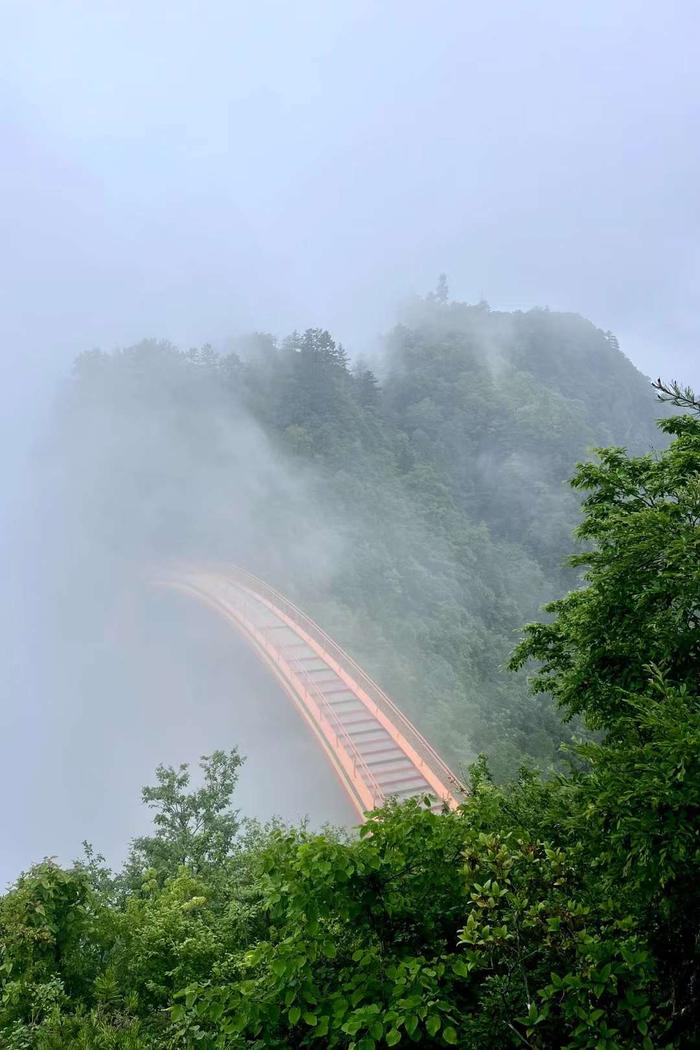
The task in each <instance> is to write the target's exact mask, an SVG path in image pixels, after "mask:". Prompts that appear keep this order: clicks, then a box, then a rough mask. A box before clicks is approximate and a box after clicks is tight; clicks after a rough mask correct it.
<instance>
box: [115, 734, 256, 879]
mask: <svg viewBox="0 0 700 1050" xmlns="http://www.w3.org/2000/svg"><path fill="white" fill-rule="evenodd" d="M242 761H243V760H242V758H241V757H240V755H239V754H238V751H237V750H236V749H235V748H234V749H233V750H231V751H229V752H226V751H214V752H213V754H211V755H204V756H203V757H202V760H201V762H200V763H199V765H200V769H201V770H202V774H203V776H202V779H203V784H202V786H201V787H200V788H198V789H197V790H196V791H189V792H188V791H187V788H188V786H189V783H190V772H189V767H188V766H187V764H182V765H181V766H179V768H178V769H173V767H172V766H158V768H157V770H156V780H157V781H158V783H157V785H156V786H154V787H145V788H144V789H143V792H142V798H143V801H144V802H145V803H146V805H147V806H149V807H150V808H151V809H155V810H156V815H155V817H154V818H153V823H154V825H155V833H154V834H153V835H151V836H143V837H140V838H137V839H135V840H134V842H133V844H132V849H131V855H130V857H129V861H128V870H129V871H130V872H131V874H132V877H137V876H138V874H139V873H141V872H144V871H149V870H150V871H153V872H154V873H155V874H156V875H159V876H162V877H164V876H166V875H168V874H171V873H172V872H173V871H176V870H177V868H178V867H181V866H183V865H186V866H187V867H188V868H191V870H192V871H194V872H195V873H197V874H199V873H201V872H203V871H206V870H211V869H216V868H219V867H220V866H221V865H222V864H223V863H224V861H225V860H226V859H227V858H228V857H229V856H230V854H231V850H232V848H233V843H234V839H235V837H236V832H237V831H238V826H239V823H238V814H237V813H235V812H233V811H232V810H231V809H230V803H231V796H232V794H233V791H234V789H235V786H236V783H237V781H238V770H239V768H240V766H241V764H242Z"/></svg>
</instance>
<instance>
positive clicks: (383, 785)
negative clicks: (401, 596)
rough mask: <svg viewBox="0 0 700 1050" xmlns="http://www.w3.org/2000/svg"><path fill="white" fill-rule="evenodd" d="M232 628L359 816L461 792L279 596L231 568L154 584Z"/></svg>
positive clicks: (353, 669)
mask: <svg viewBox="0 0 700 1050" xmlns="http://www.w3.org/2000/svg"><path fill="white" fill-rule="evenodd" d="M158 582H159V583H162V584H165V585H166V586H169V587H174V588H176V589H177V590H179V591H183V592H185V593H186V594H189V595H191V596H192V597H194V598H196V599H198V600H199V601H201V602H203V603H204V604H206V605H208V606H209V607H210V608H212V609H214V610H215V611H216V612H217V613H219V614H220V615H221V616H223V617H224V618H225V619H226V620H228V621H229V623H231V624H232V625H233V626H234V627H235V628H236V630H238V631H239V632H240V633H241V634H242V635H243V636H244V638H245V639H246V640H247V641H248V642H249V644H250V645H252V646H253V648H254V649H255V650H256V652H257V653H258V655H259V656H260V658H261V659H262V660H263V661H264V662H265V663H266V664H267V666H268V667H269V668H270V670H271V671H272V673H273V674H274V675H275V676H276V678H277V679H278V680H279V682H280V684H281V685H282V687H283V689H284V691H285V692H286V693H287V695H288V696H289V698H290V699H291V700H292V702H293V703H294V704H295V706H296V708H297V710H298V711H299V713H300V714H301V716H302V717H303V718H304V719H305V720H306V722H307V723H308V725H309V726H310V728H311V729H312V731H313V732H314V734H315V736H316V738H317V740H318V742H319V744H320V745H321V746H322V748H323V750H324V752H325V754H326V756H327V758H328V759H329V761H330V762H331V764H332V766H333V768H334V769H335V771H336V773H337V775H338V777H339V778H340V781H341V783H342V785H343V787H344V788H345V790H346V792H347V794H348V795H349V797H350V799H351V801H352V802H353V804H354V805H355V807H356V809H357V811H358V813H359V814H360V816H361V817H364V813H365V812H366V811H367V810H371V809H375V808H376V807H377V806H381V805H382V803H383V802H384V801H385V800H386V799H387V798H389V797H390V796H394V797H396V798H399V799H405V798H410V797H412V796H420V797H422V796H425V795H430V796H432V799H433V800H434V801H433V808H434V809H436V810H438V809H440V808H441V806H442V805H443V804H444V803H446V804H447V805H448V806H449V807H450V808H453V807H454V806H456V805H457V796H458V795H459V794H461V793H462V791H463V788H462V786H461V784H460V783H459V781H458V780H457V778H456V777H455V776H454V774H453V773H451V772H450V770H449V769H448V767H447V766H446V765H445V763H444V762H443V761H442V759H441V758H440V757H439V755H438V754H437V752H436V751H435V750H434V749H433V748H432V747H431V745H430V744H429V743H428V741H427V740H426V739H425V738H424V737H423V736H422V735H421V734H420V733H419V732H418V730H417V729H416V728H415V726H413V725H412V723H411V722H410V721H409V720H408V719H407V718H406V716H405V715H403V714H402V713H401V711H400V710H399V709H398V707H397V706H396V704H395V703H394V702H393V701H392V700H390V699H389V697H388V696H387V695H386V693H384V692H383V691H382V689H380V687H379V686H378V685H377V684H376V682H374V681H372V679H371V678H370V677H369V676H368V675H366V674H365V672H364V671H363V670H362V668H361V667H359V665H358V664H357V663H355V661H354V660H353V659H352V657H350V656H348V654H347V653H345V652H343V650H342V649H341V648H340V646H338V645H336V643H335V642H334V641H333V640H332V639H331V638H329V637H328V635H327V634H326V633H325V631H323V630H322V629H321V628H320V627H319V626H318V625H317V624H315V623H314V622H313V620H311V619H310V618H309V617H308V616H306V615H305V613H303V612H302V611H301V610H300V609H298V608H297V607H296V606H295V605H293V604H292V602H290V601H289V600H288V599H287V598H285V597H284V595H283V594H280V593H279V592H278V591H275V590H273V588H272V587H270V586H268V584H266V583H264V582H263V581H262V580H259V579H258V578H257V577H255V576H253V575H251V574H250V573H248V572H245V571H244V570H242V569H237V568H225V569H219V568H217V569H207V570H199V569H192V568H182V569H177V570H174V571H172V572H170V573H169V574H168V575H167V576H164V577H162V578H160V579H159V581H158Z"/></svg>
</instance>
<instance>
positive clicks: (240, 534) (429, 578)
mask: <svg viewBox="0 0 700 1050" xmlns="http://www.w3.org/2000/svg"><path fill="white" fill-rule="evenodd" d="M657 409H658V406H657V407H655V402H654V396H653V391H652V390H651V389H650V386H649V384H648V382H647V381H646V380H645V379H644V378H643V377H642V376H641V375H640V374H639V373H638V372H637V371H636V370H635V369H634V367H633V366H632V365H631V363H630V362H629V361H628V360H627V358H626V357H625V356H624V355H623V354H622V353H621V351H620V349H619V347H618V346H617V343H616V340H615V338H614V337H613V336H612V335H611V334H610V333H604V332H601V331H600V330H598V329H596V328H595V327H594V326H593V325H592V324H591V323H590V322H588V321H586V320H584V319H582V318H581V317H578V316H575V315H569V314H558V313H553V312H550V311H547V310H532V311H530V312H528V313H499V312H496V311H492V310H490V309H489V308H488V306H487V305H486V304H484V303H481V304H478V305H476V306H470V305H466V304H463V303H453V302H450V301H448V298H447V292H446V287H445V284H444V282H443V283H442V284H441V285H439V287H438V291H437V292H436V293H434V294H433V295H431V296H428V297H426V298H423V299H416V300H414V301H412V302H409V303H408V304H407V305H406V306H405V307H404V309H403V312H402V316H401V317H400V323H399V324H398V325H397V326H396V327H395V328H394V330H393V331H392V332H390V333H389V335H388V336H387V338H386V340H385V346H384V348H383V352H382V353H381V354H380V355H378V356H377V358H376V362H375V363H374V367H373V368H370V367H368V366H367V364H366V363H362V362H361V361H354V362H353V363H351V361H350V359H349V357H348V354H347V353H346V351H345V350H344V349H343V347H342V345H340V344H339V343H338V342H336V341H335V340H334V339H333V337H332V336H331V334H329V333H328V332H326V331H323V330H319V329H309V330H307V331H305V332H304V333H301V334H300V333H293V334H292V335H291V336H289V337H288V338H286V339H284V340H282V341H278V340H276V339H274V338H272V337H271V336H267V335H260V334H258V335H253V336H250V337H246V338H240V339H238V340H236V341H235V342H234V343H233V344H232V345H231V346H229V347H226V348H223V349H222V350H221V352H216V351H215V350H213V349H212V348H211V347H204V348H201V349H198V350H191V351H180V350H177V349H175V348H174V347H172V346H170V345H168V344H164V343H161V342H145V343H142V344H140V345H138V346H135V347H131V348H129V349H126V350H121V351H118V352H115V353H111V354H110V353H102V352H91V353H86V354H83V355H82V356H81V357H80V358H79V359H78V361H77V363H76V368H75V374H74V377H73V380H72V382H71V384H70V385H69V387H68V389H67V390H66V392H65V396H64V398H63V403H62V406H61V415H60V419H59V421H58V422H57V426H56V431H55V434H54V438H53V444H52V449H51V453H50V455H49V456H48V459H49V461H50V465H51V476H52V482H51V485H52V491H53V492H54V496H55V503H54V506H53V507H52V509H51V511H50V513H51V518H52V520H53V521H54V522H60V521H63V522H64V529H63V530H62V531H61V530H60V529H59V532H60V534H61V535H65V536H68V537H69V541H68V543H66V544H65V546H66V547H69V548H70V549H71V550H75V551H76V552H77V556H79V563H78V562H76V563H75V564H73V563H71V562H70V560H69V561H68V563H67V564H68V571H70V573H71V590H74V581H75V580H80V579H83V580H86V587H87V589H88V590H89V591H90V593H92V592H93V591H94V588H95V586H96V583H95V577H96V576H97V575H99V574H100V573H104V574H105V575H106V576H107V577H108V579H109V586H111V585H112V584H111V580H113V579H114V578H115V577H119V576H121V575H122V574H123V570H120V572H118V573H117V572H115V571H114V567H113V565H112V561H111V559H115V558H116V559H120V560H121V561H122V562H123V563H127V564H128V565H129V566H133V565H134V564H139V565H141V566H148V565H153V564H154V563H156V562H157V561H158V560H161V561H162V560H163V559H165V558H170V557H172V558H178V557H182V558H190V559H191V558H194V559H197V560H198V561H201V560H203V559H213V560H229V561H236V562H239V563H242V564H243V565H245V566H246V567H248V568H250V569H252V570H253V571H255V572H257V573H258V574H259V575H261V576H263V577H264V578H266V579H268V581H269V582H271V583H273V584H276V585H278V586H279V587H280V588H281V589H282V590H285V591H288V592H289V593H291V594H292V595H293V596H294V597H295V598H296V599H297V600H298V601H299V603H300V604H301V605H302V607H304V608H305V609H306V610H307V611H308V612H309V613H311V615H313V616H314V617H315V618H316V619H318V620H319V621H320V623H321V624H322V625H323V626H324V627H325V628H326V629H327V630H328V631H329V632H330V633H331V634H332V635H334V636H335V637H336V638H337V639H338V640H339V641H340V642H341V644H343V645H344V646H345V647H346V648H348V649H349V650H350V651H351V652H352V653H353V654H354V655H355V656H356V657H357V658H358V659H359V660H360V662H361V663H362V664H364V665H365V666H366V667H367V669H368V670H369V671H370V673H372V674H373V675H374V676H375V677H376V678H377V679H378V680H379V682H380V683H381V684H382V685H383V686H384V687H385V689H386V690H387V691H388V692H389V693H390V694H391V695H393V696H394V697H395V698H396V699H397V700H398V701H399V702H400V703H401V705H402V706H403V707H404V708H405V710H406V711H407V713H408V714H409V715H410V716H411V717H412V718H413V719H414V720H415V721H416V723H417V724H418V725H419V727H420V728H421V729H422V730H423V731H424V732H425V733H426V735H427V736H428V737H429V738H430V739H431V740H432V741H433V742H434V743H435V744H436V745H437V746H438V747H440V748H441V749H442V750H443V751H444V753H445V756H446V758H447V759H448V760H449V761H450V762H451V763H452V764H453V765H454V766H455V767H458V768H461V769H464V768H465V767H466V765H467V764H468V763H469V762H471V761H473V760H474V759H475V758H476V756H477V755H478V754H480V753H486V754H487V755H488V757H489V761H490V764H491V768H492V770H493V772H494V775H495V776H496V777H497V779H499V780H500V779H502V778H504V777H509V776H512V775H514V774H515V773H516V771H517V769H518V768H519V767H520V766H521V765H522V764H523V763H524V762H536V763H538V764H539V765H542V766H549V765H551V764H552V763H555V762H556V761H557V755H558V747H559V744H560V742H561V741H562V739H564V738H566V737H568V735H569V732H570V729H569V728H568V727H563V726H562V722H561V719H560V718H559V716H558V715H557V714H555V713H554V711H553V708H552V705H551V703H550V702H549V701H548V699H547V698H546V697H544V698H543V697H536V698H534V697H532V696H531V695H529V694H528V691H527V687H526V682H525V678H524V676H522V675H508V674H507V673H506V671H505V669H504V668H505V664H506V662H507V659H508V654H509V652H510V650H511V648H512V646H513V644H514V641H515V637H516V635H515V632H516V631H517V630H518V628H519V627H520V626H521V624H522V623H523V622H526V621H527V620H530V619H532V618H533V617H534V616H536V615H537V614H538V610H539V609H540V608H541V606H542V604H543V603H544V602H545V601H547V600H550V599H552V598H555V597H557V596H559V595H561V594H563V593H564V592H565V591H566V590H567V589H569V588H570V587H571V586H573V585H575V583H576V578H577V577H576V574H575V570H572V569H571V568H569V567H567V566H566V565H565V560H566V554H567V553H568V551H569V546H570V534H571V530H572V528H573V526H574V525H575V523H576V521H577V515H578V497H577V495H576V493H575V492H574V491H573V490H571V489H570V488H569V486H568V485H567V481H568V478H569V476H570V475H571V473H572V470H573V467H574V465H575V463H576V462H577V461H579V460H581V459H583V458H586V457H587V456H589V455H590V452H591V450H592V449H593V448H594V447H596V446H603V445H611V444H614V445H623V446H625V447H626V448H628V449H629V450H630V451H632V452H644V451H647V450H648V449H649V448H650V447H652V446H653V445H657V446H658V445H659V444H662V443H663V442H662V436H660V435H659V433H658V431H657V430H656V428H655V425H654V420H655V416H656V415H657V414H658V411H657ZM86 552H88V553H86ZM91 552H92V553H93V554H94V557H91ZM56 560H57V561H60V562H61V563H62V564H63V563H65V555H64V553H63V552H61V554H60V557H59V558H57V559H56ZM86 567H87V569H86Z"/></svg>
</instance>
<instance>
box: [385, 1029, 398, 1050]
mask: <svg viewBox="0 0 700 1050" xmlns="http://www.w3.org/2000/svg"><path fill="white" fill-rule="evenodd" d="M384 1040H385V1042H386V1045H387V1046H396V1044H397V1043H400V1042H401V1032H399V1030H398V1028H390V1029H389V1031H388V1032H387V1033H386V1035H385V1037H384Z"/></svg>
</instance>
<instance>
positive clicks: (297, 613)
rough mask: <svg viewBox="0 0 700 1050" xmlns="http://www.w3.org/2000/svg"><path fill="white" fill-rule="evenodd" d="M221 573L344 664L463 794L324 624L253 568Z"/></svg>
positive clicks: (419, 751)
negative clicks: (301, 630) (263, 602)
mask: <svg viewBox="0 0 700 1050" xmlns="http://www.w3.org/2000/svg"><path fill="white" fill-rule="evenodd" d="M223 575H225V576H227V577H229V578H231V579H232V580H233V581H234V582H236V583H238V584H239V586H243V587H244V588H246V589H249V590H250V591H251V593H252V594H253V596H254V595H255V594H256V593H257V594H259V595H261V596H263V597H266V598H267V599H268V601H270V602H271V604H272V605H276V606H277V607H278V608H279V609H280V610H281V611H282V612H284V613H285V615H286V616H288V617H289V619H290V620H292V621H294V622H295V623H296V624H297V625H298V626H299V627H301V628H302V629H303V630H304V631H306V633H307V634H308V635H310V636H311V637H312V638H314V639H315V640H316V641H317V642H318V644H319V645H321V646H322V647H323V648H324V649H325V651H326V652H327V653H328V654H329V656H331V657H332V658H333V659H334V660H335V661H336V663H337V664H338V665H339V666H341V667H343V669H344V670H345V672H346V674H347V675H348V676H349V677H351V678H352V679H353V681H354V682H355V683H356V684H357V686H358V687H359V688H360V689H361V690H362V691H363V692H364V693H366V695H367V696H368V697H369V698H370V699H371V700H372V702H373V703H374V704H375V705H376V707H377V708H378V709H379V710H380V711H382V712H383V713H384V715H385V716H386V717H387V718H389V719H391V721H392V722H393V723H394V724H395V725H396V726H397V728H399V729H400V731H401V733H402V735H403V736H404V737H405V739H406V740H407V741H408V742H409V743H410V744H411V746H412V748H413V749H414V751H415V752H416V753H417V754H418V756H419V758H420V759H421V761H422V762H424V763H425V765H426V766H427V767H428V768H429V769H430V770H431V771H432V773H433V775H434V776H436V777H438V778H439V779H440V780H442V781H443V782H444V783H445V786H446V787H447V786H448V785H449V786H450V787H451V788H452V789H453V790H454V792H456V793H457V794H462V795H463V794H466V788H465V786H464V785H463V784H462V783H461V781H460V780H459V779H458V778H457V777H456V776H455V774H454V773H453V772H452V770H451V769H450V768H449V766H448V765H447V764H446V763H445V762H444V761H443V760H442V759H441V758H440V756H439V755H438V753H437V751H436V750H435V748H434V747H433V746H432V744H430V743H429V742H428V741H427V740H426V738H425V737H424V736H423V734H422V733H420V732H419V731H418V730H417V729H416V727H415V726H414V725H413V723H412V722H410V721H409V719H408V718H407V717H406V716H405V715H404V714H403V712H402V711H401V709H400V708H399V707H397V706H396V704H395V703H394V701H393V700H392V699H391V698H390V697H389V696H388V695H387V694H386V693H385V692H384V690H383V689H382V688H381V686H379V685H377V683H376V682H375V681H374V679H372V678H370V676H369V675H368V674H367V673H366V672H365V671H364V670H363V669H362V667H360V665H359V664H358V663H357V661H356V660H354V659H353V657H352V656H350V654H349V653H347V652H345V650H344V649H342V648H341V647H340V646H339V645H338V644H337V642H335V641H334V640H333V639H332V638H331V637H330V636H329V635H328V634H326V632H325V631H324V630H323V628H322V627H319V625H318V624H317V623H315V622H314V620H312V619H311V617H310V616H307V614H306V613H305V612H303V611H302V610H301V609H300V608H299V607H298V606H297V605H295V604H294V602H292V601H290V600H289V598H287V597H286V595H284V594H282V593H280V591H277V590H275V588H274V587H271V586H270V584H269V583H266V582H265V581H264V580H261V579H260V578H259V577H258V576H255V575H254V574H253V573H252V572H248V571H247V570H246V569H241V568H238V567H231V566H227V567H226V568H225V569H224V570H223ZM353 751H354V748H353Z"/></svg>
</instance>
